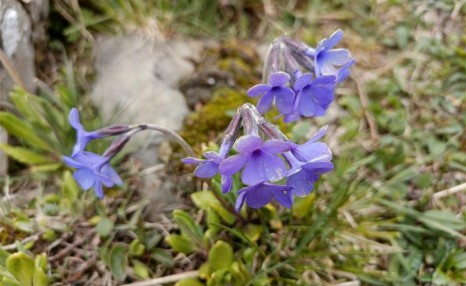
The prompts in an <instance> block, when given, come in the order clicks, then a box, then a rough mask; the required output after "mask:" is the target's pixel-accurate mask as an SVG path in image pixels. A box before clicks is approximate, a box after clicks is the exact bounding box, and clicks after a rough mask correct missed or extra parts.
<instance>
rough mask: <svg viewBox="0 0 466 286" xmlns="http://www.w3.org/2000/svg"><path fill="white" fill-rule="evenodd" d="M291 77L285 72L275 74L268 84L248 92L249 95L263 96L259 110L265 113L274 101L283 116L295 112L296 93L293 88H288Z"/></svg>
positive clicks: (271, 75)
mask: <svg viewBox="0 0 466 286" xmlns="http://www.w3.org/2000/svg"><path fill="white" fill-rule="evenodd" d="M289 80H290V76H289V75H288V74H287V73H284V72H275V73H272V74H270V76H269V80H268V82H269V83H268V84H258V85H255V86H253V87H251V88H250V89H249V90H248V92H247V93H248V95H249V96H251V97H256V96H259V95H261V94H263V95H264V96H262V97H261V99H260V100H259V103H258V104H257V110H259V112H260V113H264V112H266V111H267V110H269V109H270V107H271V106H272V103H273V101H274V100H275V104H276V105H277V109H278V111H280V112H281V113H283V114H288V113H290V112H291V111H292V110H293V100H294V96H295V94H294V92H293V90H292V89H291V88H289V87H288V86H286V84H287V83H288V82H289Z"/></svg>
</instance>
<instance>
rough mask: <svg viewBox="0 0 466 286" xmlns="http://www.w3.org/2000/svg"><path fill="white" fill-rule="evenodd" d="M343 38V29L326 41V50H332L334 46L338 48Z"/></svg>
mask: <svg viewBox="0 0 466 286" xmlns="http://www.w3.org/2000/svg"><path fill="white" fill-rule="evenodd" d="M342 38H343V31H342V30H341V29H338V30H336V31H335V32H333V34H332V35H331V36H330V37H328V39H325V43H324V47H325V49H326V50H330V49H331V48H333V47H334V46H336V45H337V44H338V43H339V42H340V41H341V39H342Z"/></svg>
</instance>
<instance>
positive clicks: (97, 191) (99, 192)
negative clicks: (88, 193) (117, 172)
mask: <svg viewBox="0 0 466 286" xmlns="http://www.w3.org/2000/svg"><path fill="white" fill-rule="evenodd" d="M94 193H95V194H96V195H97V197H98V198H99V199H101V200H102V199H103V198H104V190H103V189H102V185H101V184H100V182H99V181H98V180H97V181H96V182H95V184H94Z"/></svg>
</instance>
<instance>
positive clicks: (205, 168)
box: [194, 161, 218, 178]
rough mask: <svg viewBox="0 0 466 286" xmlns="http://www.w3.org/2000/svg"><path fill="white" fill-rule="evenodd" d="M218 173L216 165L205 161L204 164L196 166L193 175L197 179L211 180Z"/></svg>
mask: <svg viewBox="0 0 466 286" xmlns="http://www.w3.org/2000/svg"><path fill="white" fill-rule="evenodd" d="M217 172H218V164H216V163H214V162H211V161H206V162H205V163H204V164H200V165H199V166H197V168H196V170H194V175H195V176H196V177H198V178H212V177H213V176H215V175H216V174H217Z"/></svg>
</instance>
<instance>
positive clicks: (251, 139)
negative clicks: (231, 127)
mask: <svg viewBox="0 0 466 286" xmlns="http://www.w3.org/2000/svg"><path fill="white" fill-rule="evenodd" d="M235 147H236V150H238V152H239V153H240V154H248V153H251V152H253V151H255V150H257V149H260V148H261V147H262V139H261V138H260V137H259V136H257V135H252V134H251V135H245V136H241V137H240V138H239V139H238V140H237V141H236V145H235Z"/></svg>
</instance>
